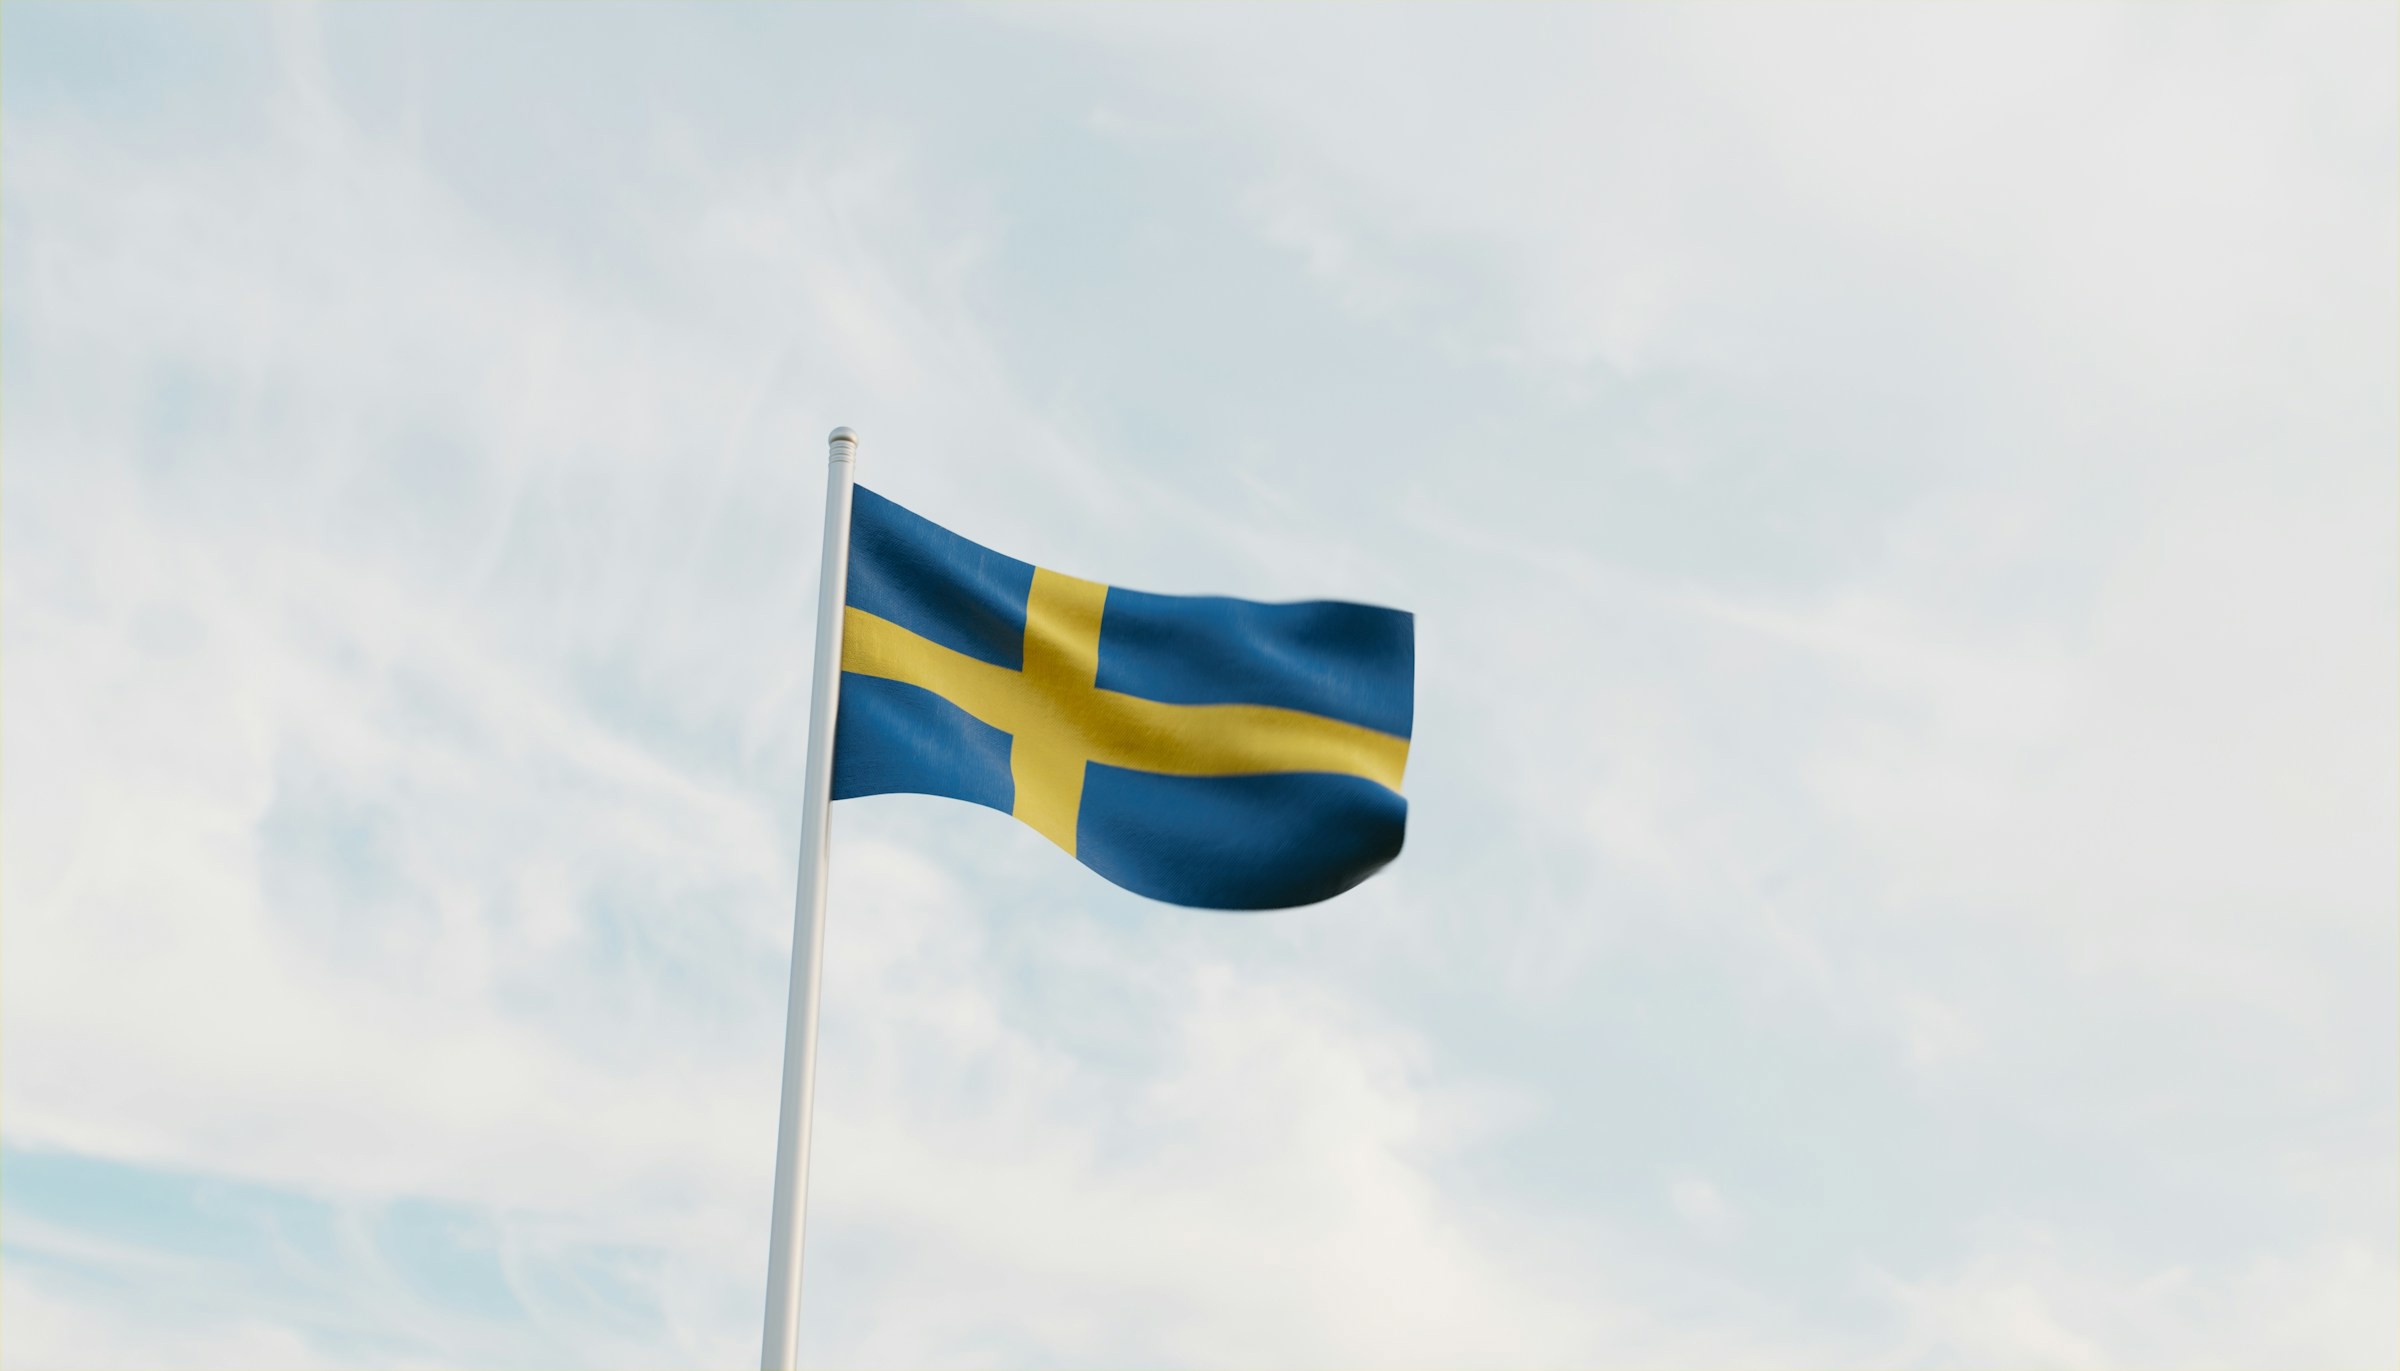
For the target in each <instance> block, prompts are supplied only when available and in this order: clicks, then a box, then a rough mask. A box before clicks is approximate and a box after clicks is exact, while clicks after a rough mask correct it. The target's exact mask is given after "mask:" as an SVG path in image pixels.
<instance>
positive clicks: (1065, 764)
mask: <svg viewBox="0 0 2400 1371" xmlns="http://www.w3.org/2000/svg"><path fill="white" fill-rule="evenodd" d="M1107 603H1108V587H1107V586H1104V585H1102V584H1100V583H1099V582H1097V581H1085V580H1080V579H1078V578H1076V577H1073V576H1061V575H1060V574H1058V573H1057V572H1055V571H1050V570H1048V569H1046V568H1042V567H1036V568H1034V572H1033V590H1032V593H1031V594H1029V595H1028V596H1026V599H1025V683H1026V684H1027V685H1028V686H1030V687H1032V690H1031V692H1029V693H1030V694H1031V695H1032V696H1033V698H1034V699H1035V700H1036V701H1038V702H1039V703H1038V704H1037V705H1036V707H1035V708H1034V710H1033V711H1032V717H1030V718H1028V719H1026V720H1025V721H1024V726H1023V727H1021V728H1019V729H1018V730H1017V733H1016V737H1015V740H1014V741H1013V742H1011V743H1010V744H1009V750H1008V769H1009V775H1010V777H1011V778H1012V779H1013V780H1014V781H1015V782H1016V788H1017V802H1016V808H1015V810H1014V811H1013V812H1014V813H1015V815H1016V817H1017V818H1018V819H1019V820H1021V821H1023V822H1024V823H1025V824H1027V825H1028V826H1030V827H1031V828H1032V829H1033V830H1034V831H1035V832H1037V833H1039V834H1041V835H1042V836H1043V837H1045V838H1048V839H1049V840H1050V841H1052V842H1054V843H1056V844H1058V845H1059V846H1060V847H1061V848H1064V849H1065V850H1066V851H1067V852H1069V853H1070V854H1071V853H1073V852H1074V851H1075V820H1076V817H1077V815H1078V814H1079V812H1080V811H1081V810H1082V808H1083V767H1084V762H1085V759H1086V757H1087V756H1088V753H1087V751H1086V749H1085V746H1084V744H1083V736H1082V735H1083V733H1084V732H1085V728H1084V721H1083V720H1082V719H1081V718H1079V717H1078V716H1079V715H1080V714H1082V713H1083V712H1084V710H1083V709H1080V708H1078V707H1077V706H1078V705H1080V704H1081V703H1082V702H1084V701H1086V700H1088V699H1089V698H1090V696H1091V691H1092V683H1093V682H1094V681H1096V680H1097V679H1099V675H1100V615H1101V611H1102V610H1103V609H1104V608H1105V607H1106V605H1107Z"/></svg>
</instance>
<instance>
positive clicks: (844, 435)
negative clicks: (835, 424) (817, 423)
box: [825, 428, 858, 443]
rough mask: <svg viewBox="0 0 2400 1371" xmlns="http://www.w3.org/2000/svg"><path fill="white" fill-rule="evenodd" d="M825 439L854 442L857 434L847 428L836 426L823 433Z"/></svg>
mask: <svg viewBox="0 0 2400 1371" xmlns="http://www.w3.org/2000/svg"><path fill="white" fill-rule="evenodd" d="M825 441H826V442H828V443H855V442H857V441H858V435H857V434H855V433H852V432H851V431H850V430H849V429H848V428H837V429H835V430H834V431H833V432H831V433H828V434H826V435H825Z"/></svg>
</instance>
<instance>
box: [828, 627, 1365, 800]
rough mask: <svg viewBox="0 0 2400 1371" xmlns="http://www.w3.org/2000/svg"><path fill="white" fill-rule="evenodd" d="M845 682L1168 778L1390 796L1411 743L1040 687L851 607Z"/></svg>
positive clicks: (1284, 714) (1333, 725) (1257, 710)
mask: <svg viewBox="0 0 2400 1371" xmlns="http://www.w3.org/2000/svg"><path fill="white" fill-rule="evenodd" d="M842 670H844V671H855V672H858V673H859V674H861V675H864V676H879V677H882V678H884V679H885V680H892V681H901V682H905V683H907V684H909V685H913V686H920V687H923V688H924V689H926V690H930V691H932V692H933V693H934V694H936V695H939V696H941V697H942V698H943V699H945V700H948V701H949V702H950V703H952V704H954V705H957V706H958V707H959V708H961V709H963V710H965V711H966V712H967V713H969V714H971V715H973V716H975V717H976V718H977V719H980V720H982V721H983V722H984V723H987V724H989V725H991V726H992V727H994V728H996V729H999V730H1000V731H1001V732H1003V733H1007V734H1009V735H1011V736H1025V735H1032V736H1036V737H1041V738H1044V739H1062V740H1063V739H1065V738H1072V739H1074V740H1075V741H1076V743H1077V744H1079V746H1078V750H1079V751H1081V752H1082V753H1083V754H1084V755H1085V756H1086V757H1088V758H1090V759H1091V760H1092V761H1095V762H1099V763H1102V764H1103V765H1107V766H1118V767H1126V768H1129V769H1132V770H1135V771H1154V772H1159V773H1162V774H1165V775H1169V776H1254V775H1261V774H1265V773H1269V772H1283V771H1322V772H1332V773H1335V774H1337V775H1343V776H1359V777H1363V778H1365V779H1367V780H1370V781H1373V782H1375V783H1377V784H1378V785H1383V786H1387V787H1389V788H1390V789H1392V790H1395V791H1396V790H1398V789H1399V788H1400V776H1401V773H1402V772H1403V771H1404V770H1406V769H1407V766H1408V740H1407V739H1406V738H1399V737H1394V736H1393V735H1391V734H1389V733H1383V732H1379V731H1378V730H1375V729H1372V728H1362V727H1360V726H1359V725H1357V724H1352V723H1345V722H1343V721H1342V720H1339V719H1328V718H1326V717H1324V716H1323V715H1320V714H1309V713H1306V712H1303V711H1301V710H1297V709H1279V708H1276V707H1274V706H1272V705H1174V704H1162V703H1160V702H1159V701H1157V700H1145V699H1141V698H1139V697H1138V696H1133V695H1127V694H1124V693H1122V692H1119V691H1114V690H1099V689H1095V688H1091V687H1081V688H1077V687H1074V686H1061V685H1059V684H1057V683H1055V682H1040V681H1036V680H1033V679H1031V678H1029V677H1028V676H1027V675H1026V674H1025V673H1023V672H1019V671H1011V670H1009V669H1008V668H1006V667H1000V666H994V665H992V664H991V663H989V662H984V661H978V660H976V659H975V658H973V657H969V656H967V655H966V654H965V653H963V652H957V651H954V650H952V649H950V648H947V647H944V646H942V645H941V644H940V643H937V642H934V641H932V640H931V639H928V638H925V637H922V636H920V635H918V634H915V633H912V632H910V631H909V630H907V629H905V628H902V627H901V626H900V625H898V624H895V623H893V622H891V621H890V620H888V619H881V618H877V617H876V616H875V615H872V614H869V613H866V612H865V611H864V610H860V609H856V608H851V607H847V606H846V607H844V609H843V613H842Z"/></svg>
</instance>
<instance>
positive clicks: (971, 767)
mask: <svg viewBox="0 0 2400 1371" xmlns="http://www.w3.org/2000/svg"><path fill="white" fill-rule="evenodd" d="M1415 696H1416V621H1415V619H1414V617H1413V616H1411V615H1409V614H1407V613H1404V612H1402V611H1400V610H1394V609H1379V608H1376V607H1374V606H1371V605H1354V604H1343V603H1338V602H1334V601H1312V602H1309V603H1304V604H1260V603H1257V602H1255V601H1250V600H1232V599H1225V598H1222V597H1217V596H1187V595H1148V594H1144V593H1142V592H1141V591H1136V590H1126V589H1123V588H1121V587H1117V586H1106V585H1101V584H1099V583H1098V582H1094V581H1085V580H1080V579H1078V578H1076V577H1072V576H1064V575H1061V574H1059V573H1058V572H1055V571H1051V570H1048V569H1047V568H1043V567H1037V566H1033V565H1031V564H1030V563H1026V562H1020V561H1018V560H1017V559H1016V558H1014V557H1005V556H1002V555H1001V554H999V553H997V552H993V551H992V550H990V549H989V548H985V547H981V546H978V545H977V544H975V543H972V542H969V541H968V540H966V539H965V538H961V537H960V536H958V535H957V534H955V533H952V532H950V531H949V530H948V529H945V528H942V527H941V526H939V525H938V524H935V523H933V522H931V521H930V520H927V519H924V518H922V517H920V516H918V515H916V514H912V513H910V512H909V511H908V510H905V509H902V508H901V507H900V506H898V505H896V504H893V503H892V502H891V501H889V500H887V499H885V498H883V497H882V496H880V495H877V494H876V493H875V492H873V491H871V490H868V489H866V488H865V487H864V486H861V487H858V488H857V489H856V490H855V491H854V493H853V504H852V507H851V515H850V591H849V603H848V606H847V608H846V609H845V610H844V612H843V625H842V686H841V704H840V710H839V713H838V714H837V716H836V728H835V734H834V749H833V797H834V798H835V799H837V800H842V799H851V798H854V797H857V796H862V795H884V794H892V793H895V792H908V793H914V794H920V795H946V796H949V797H951V798H953V799H959V800H967V801H971V802H972V803H975V804H980V805H988V806H990V807H991V808H993V809H997V810H1000V811H1001V812H1003V813H1007V814H1013V815H1015V816H1016V817H1017V818H1019V819H1021V820H1023V821H1024V822H1025V823H1026V824H1028V825H1029V826H1031V827H1032V828H1033V829H1034V830H1035V831H1037V832H1039V833H1041V834H1042V835H1043V836H1044V837H1046V838H1048V839H1050V841H1052V842H1054V843H1056V844H1058V845H1059V846H1060V847H1062V848H1065V849H1066V850H1067V852H1068V853H1069V854H1071V855H1073V856H1074V857H1075V858H1076V859H1077V860H1078V861H1081V862H1082V863H1083V864H1084V865H1086V866H1088V867H1090V868H1092V869H1093V870H1094V871H1097V872H1099V873H1100V874H1101V875H1102V876H1105V877H1107V878H1108V879H1109V880H1111V881H1114V882H1116V883H1117V884H1118V885H1121V886H1123V887H1125V888H1126V889H1128V890H1131V891H1134V892H1136V893H1137V894H1142V895H1147V896H1149V897H1151V898H1152V899H1158V900H1165V901H1168V902H1169V903H1172V904H1181V905H1195V906H1199V907H1202V908H1208V909H1280V908H1285V907H1288V906H1292V905H1302V904H1312V903H1314V902H1316V901H1318V900H1323V899H1326V898H1329V897H1331V896H1334V895H1338V894H1340V893H1341V892H1342V891H1345V890H1347V889H1349V888H1350V887H1351V886H1354V885H1356V884H1358V883H1359V882H1360V881H1363V880H1365V879H1366V878H1367V877H1368V876H1370V875H1372V874H1374V872H1375V871H1376V870H1377V869H1379V868H1380V867H1382V866H1383V865H1384V864H1385V863H1387V862H1389V861H1391V860H1392V858H1394V857H1396V856H1398V855H1399V852H1400V844H1401V839H1402V836H1403V834H1404V833H1405V831H1406V828H1407V821H1408V803H1407V801H1405V800H1403V799H1402V798H1401V797H1400V779H1401V773H1402V772H1403V771H1404V770H1405V769H1406V767H1407V764H1408V743H1409V728H1410V723H1411V718H1412V715H1413V714H1414V710H1415Z"/></svg>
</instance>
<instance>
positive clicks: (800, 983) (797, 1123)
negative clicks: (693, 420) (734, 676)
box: [758, 428, 858, 1371]
mask: <svg viewBox="0 0 2400 1371" xmlns="http://www.w3.org/2000/svg"><path fill="white" fill-rule="evenodd" d="M826 447H827V452H826V461H825V541H824V548H825V561H824V565H823V566H822V567H820V568H819V569H818V572H817V662H816V672H815V676H814V678H813V680H812V683H811V686H810V692H809V702H808V769H807V772H806V774H805V776H804V778H803V780H802V782H801V789H800V795H801V802H800V893H799V897H798V900H797V902H796V908H795V909H794V911H793V914H792V987H791V993H790V998H789V999H788V1000H787V1002H786V1004H787V1013H786V1017H785V1019H784V1024H783V1114H782V1119H781V1122H779V1123H778V1124H777V1125H776V1129H775V1218H774V1227H773V1232H772V1234H771V1236H770V1237H769V1239H768V1243H767V1327H766V1336H765V1339H764V1343H763V1346H762V1347H761V1349H760V1351H759V1356H758V1364H759V1366H760V1368H761V1371H792V1367H793V1366H794V1364H795V1363H796V1362H797V1361H798V1359H799V1352H800V1242H801V1229H802V1226H803V1225H804V1223H805V1222H806V1220H807V1217H808V1214H807V1210H808V1119H809V1110H810V1106H811V1104H812V1102H813V1096H814V1092H815V1087H816V1076H817V979H818V972H819V969H820V968H821V967H822V965H823V963H824V953H825V867H826V855H827V834H826V821H827V820H828V819H830V818H831V817H832V810H833V725H834V712H835V710H836V708H837V707H838V706H839V705H840V703H841V697H840V692H841V684H842V606H843V605H844V604H846V603H848V595H847V592H848V589H849V583H850V487H851V480H852V468H854V467H855V466H856V465H857V464H858V435H857V434H855V433H852V432H851V431H850V430H848V429H846V428H837V429H835V430H834V431H833V433H832V436H831V437H829V438H828V439H827V440H826Z"/></svg>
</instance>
